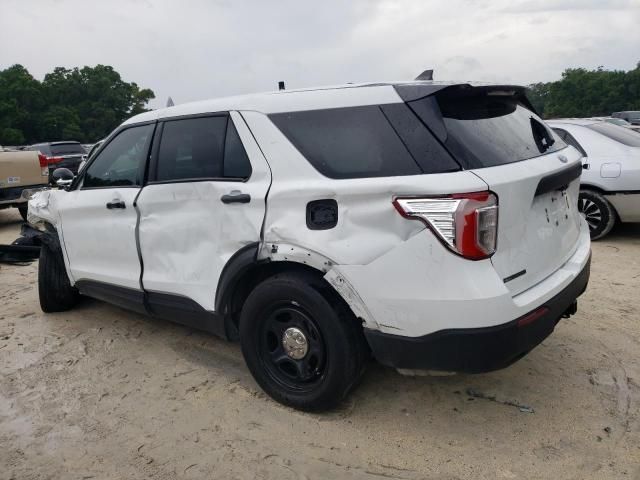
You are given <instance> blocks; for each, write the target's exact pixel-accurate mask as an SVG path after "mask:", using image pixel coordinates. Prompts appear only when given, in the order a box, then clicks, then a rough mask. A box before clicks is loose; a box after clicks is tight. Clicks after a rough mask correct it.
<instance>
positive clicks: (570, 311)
mask: <svg viewBox="0 0 640 480" xmlns="http://www.w3.org/2000/svg"><path fill="white" fill-rule="evenodd" d="M577 311H578V301H577V300H576V301H575V302H573V303H572V304H571V305H569V306H568V307H567V309H566V310H565V311H564V313H563V314H562V318H569V317H570V316H571V315H575V313H576V312H577Z"/></svg>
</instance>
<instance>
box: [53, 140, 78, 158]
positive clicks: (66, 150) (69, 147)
mask: <svg viewBox="0 0 640 480" xmlns="http://www.w3.org/2000/svg"><path fill="white" fill-rule="evenodd" d="M76 153H78V154H81V155H84V154H85V153H86V152H85V151H84V148H83V147H82V145H81V144H79V143H57V144H55V145H51V154H52V155H73V154H76Z"/></svg>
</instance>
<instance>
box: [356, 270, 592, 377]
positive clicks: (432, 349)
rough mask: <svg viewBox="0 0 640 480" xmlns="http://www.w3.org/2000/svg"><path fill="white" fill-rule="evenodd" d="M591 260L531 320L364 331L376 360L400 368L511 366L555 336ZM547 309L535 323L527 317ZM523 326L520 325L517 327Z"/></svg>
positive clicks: (479, 369) (581, 286)
mask: <svg viewBox="0 0 640 480" xmlns="http://www.w3.org/2000/svg"><path fill="white" fill-rule="evenodd" d="M590 263H591V259H590V258H589V260H588V261H587V262H586V264H585V266H584V267H583V269H582V271H581V272H580V273H579V274H578V275H576V277H575V278H574V279H573V281H572V282H571V283H570V284H569V285H567V286H566V287H565V288H564V289H563V290H562V291H561V292H559V293H558V294H556V295H555V296H553V297H552V298H550V299H549V300H547V301H545V302H544V303H542V304H541V305H540V306H539V307H537V308H536V309H534V310H533V311H532V312H529V313H528V314H527V315H524V316H522V317H519V318H517V319H515V320H512V321H510V322H507V323H503V324H501V325H494V326H491V327H483V328H463V329H447V330H440V331H437V332H434V333H430V334H428V335H424V336H422V337H406V336H400V335H392V334H388V333H382V332H380V331H376V330H370V329H365V336H366V338H367V341H368V342H369V345H370V347H371V350H372V351H373V354H374V356H375V358H376V359H377V360H378V362H380V363H382V364H383V365H387V366H390V367H395V368H401V369H420V370H440V371H450V372H466V373H481V372H488V371H492V370H498V369H500V368H504V367H507V366H509V365H511V364H512V363H514V362H515V361H517V360H519V359H520V358H522V357H523V356H524V355H525V354H526V353H528V352H529V351H530V350H532V349H533V348H534V347H535V346H537V345H538V344H540V343H541V342H542V341H543V340H544V339H545V338H547V337H548V336H549V335H550V334H551V332H553V330H554V328H555V326H556V324H557V323H558V321H559V320H560V319H561V318H562V317H563V316H564V315H565V314H566V315H570V314H572V313H574V312H575V309H574V307H575V303H576V299H577V298H578V297H579V296H580V295H581V294H582V293H583V292H584V291H585V289H586V288H587V284H588V282H589V273H590ZM541 307H545V308H546V309H547V310H546V311H545V313H544V314H542V315H541V316H540V317H538V318H536V320H534V321H532V322H528V323H527V321H526V319H527V318H528V317H529V315H530V314H531V313H533V312H536V311H538V310H539V309H540V308H541ZM519 324H520V325H519Z"/></svg>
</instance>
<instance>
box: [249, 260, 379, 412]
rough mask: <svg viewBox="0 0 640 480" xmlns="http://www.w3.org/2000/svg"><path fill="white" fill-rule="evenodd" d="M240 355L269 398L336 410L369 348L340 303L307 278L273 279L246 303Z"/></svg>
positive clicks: (357, 375)
mask: <svg viewBox="0 0 640 480" xmlns="http://www.w3.org/2000/svg"><path fill="white" fill-rule="evenodd" d="M240 343H241V345H242V353H243V355H244V358H245V361H246V362H247V366H248V367H249V370H250V371H251V373H252V374H253V376H254V378H255V379H256V382H258V384H259V385H260V386H261V387H262V388H263V389H264V391H265V392H267V393H268V394H269V395H270V396H271V397H273V398H274V399H275V400H277V401H278V402H280V403H283V404H285V405H288V406H291V407H294V408H297V409H300V410H306V411H320V410H327V409H330V408H332V407H334V406H336V405H337V404H338V403H339V402H340V401H341V400H342V399H343V398H344V397H345V396H346V395H347V394H348V393H349V391H350V390H351V389H352V388H353V387H354V386H355V385H356V384H357V382H358V381H359V380H360V378H361V376H362V374H363V372H364V367H365V365H366V361H367V359H368V348H367V345H366V341H365V339H364V336H363V334H362V327H361V326H360V325H359V324H358V322H357V320H356V318H355V317H354V315H353V314H352V313H351V311H350V310H349V309H348V308H347V307H346V305H344V304H343V302H342V299H340V298H339V297H337V296H336V294H335V293H334V292H333V291H331V290H330V288H329V287H328V286H326V285H325V284H323V282H322V280H321V279H319V278H317V277H316V276H314V275H309V274H306V273H287V274H282V275H277V276H273V277H271V278H268V279H267V280H265V281H264V282H262V283H261V284H259V285H258V286H257V287H256V288H255V289H254V290H253V291H252V292H251V294H250V295H249V297H248V298H247V300H246V302H245V304H244V307H243V309H242V314H241V318H240Z"/></svg>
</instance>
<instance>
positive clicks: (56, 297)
mask: <svg viewBox="0 0 640 480" xmlns="http://www.w3.org/2000/svg"><path fill="white" fill-rule="evenodd" d="M38 295H39V297H40V308H42V311H43V312H46V313H50V312H64V311H66V310H69V309H71V308H73V307H74V306H75V305H76V303H78V298H79V293H78V290H77V289H76V288H74V287H72V286H71V283H70V282H69V277H68V276H67V271H66V270H65V267H64V259H63V258H62V252H61V251H60V250H57V251H54V250H52V249H51V248H49V247H48V246H47V245H45V244H43V245H42V247H41V248H40V263H39V264H38Z"/></svg>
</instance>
